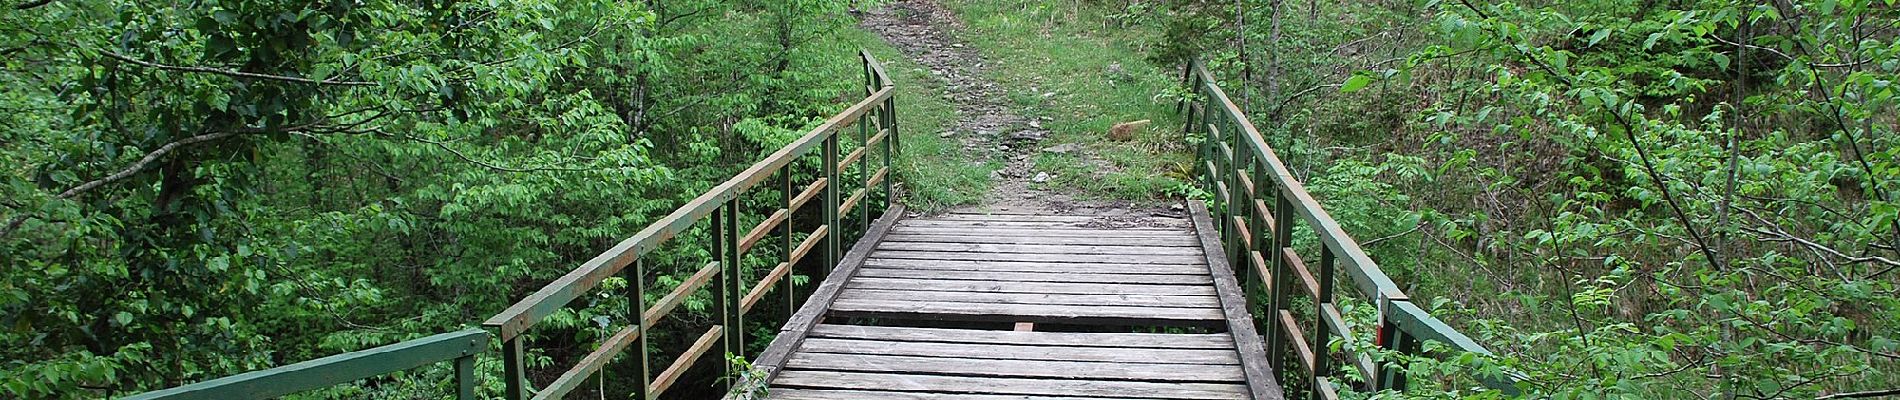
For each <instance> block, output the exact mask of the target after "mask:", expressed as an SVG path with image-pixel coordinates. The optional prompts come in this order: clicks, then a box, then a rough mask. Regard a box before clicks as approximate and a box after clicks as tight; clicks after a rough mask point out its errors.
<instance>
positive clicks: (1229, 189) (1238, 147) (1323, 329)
mask: <svg viewBox="0 0 1900 400" xmlns="http://www.w3.org/2000/svg"><path fill="white" fill-rule="evenodd" d="M1182 80H1183V83H1184V84H1186V85H1187V86H1188V87H1189V89H1190V90H1191V91H1193V92H1194V93H1196V94H1197V95H1196V96H1193V97H1191V98H1190V99H1189V100H1190V101H1185V102H1183V103H1182V104H1181V105H1180V107H1179V109H1178V111H1181V112H1186V113H1187V116H1186V120H1187V126H1186V127H1184V129H1185V130H1186V132H1187V133H1189V134H1194V133H1199V134H1204V135H1205V138H1206V140H1205V141H1204V143H1203V145H1202V146H1201V149H1200V160H1201V163H1200V165H1196V168H1198V169H1200V170H1201V171H1202V172H1203V173H1204V174H1205V175H1204V176H1203V179H1204V180H1205V181H1204V182H1203V183H1204V184H1205V185H1206V186H1207V187H1208V191H1209V192H1212V194H1213V195H1214V200H1215V202H1216V203H1217V204H1216V206H1217V208H1218V209H1219V210H1218V211H1219V213H1220V215H1217V216H1216V218H1217V219H1219V225H1221V239H1222V241H1223V242H1224V243H1223V244H1224V247H1225V248H1226V250H1227V254H1226V256H1227V259H1228V263H1229V264H1230V265H1233V266H1234V269H1235V270H1236V271H1235V273H1234V275H1235V276H1236V277H1239V278H1240V279H1241V280H1242V283H1241V287H1242V289H1243V291H1245V292H1247V293H1249V296H1247V298H1248V301H1249V302H1250V303H1252V302H1253V301H1254V300H1253V299H1254V298H1255V297H1256V296H1254V295H1253V294H1259V293H1261V291H1262V290H1265V291H1266V292H1265V293H1264V294H1265V295H1266V297H1267V299H1268V304H1266V306H1267V308H1266V311H1267V313H1268V315H1266V316H1265V317H1264V318H1258V319H1257V320H1262V321H1265V324H1266V325H1267V326H1266V327H1265V328H1263V329H1264V330H1265V331H1266V332H1267V352H1268V353H1269V354H1268V360H1269V363H1270V364H1271V365H1272V366H1273V369H1274V370H1275V371H1280V372H1279V373H1280V374H1282V375H1286V374H1287V373H1288V372H1296V373H1303V375H1304V377H1305V378H1304V379H1299V380H1289V379H1285V377H1284V376H1282V379H1281V380H1280V381H1281V382H1289V383H1291V382H1298V385H1299V386H1306V387H1309V388H1310V389H1311V390H1308V392H1309V394H1310V396H1311V397H1312V398H1316V399H1334V398H1338V394H1337V393H1336V390H1337V389H1336V386H1335V385H1336V382H1335V379H1334V375H1335V374H1334V371H1335V368H1334V367H1333V362H1334V361H1335V358H1336V357H1335V356H1337V358H1338V359H1340V360H1344V361H1345V362H1348V363H1350V364H1351V366H1352V367H1354V368H1356V369H1358V372H1359V373H1360V375H1359V376H1362V377H1366V380H1367V382H1365V385H1363V386H1361V387H1360V388H1361V389H1403V388H1404V387H1405V375H1404V374H1403V372H1402V371H1399V370H1397V368H1392V366H1390V365H1388V366H1384V367H1382V366H1379V365H1375V362H1374V360H1373V359H1372V357H1371V356H1370V355H1369V354H1368V352H1365V351H1360V349H1354V348H1352V347H1351V346H1350V343H1352V342H1351V341H1347V343H1348V346H1347V347H1345V348H1343V349H1342V351H1341V353H1342V354H1337V355H1335V354H1332V351H1331V347H1330V346H1328V345H1327V342H1328V341H1329V340H1330V339H1331V337H1333V336H1340V337H1347V336H1348V335H1351V334H1352V332H1354V331H1353V326H1351V325H1350V324H1348V323H1347V321H1346V319H1345V318H1344V317H1343V316H1342V315H1340V311H1339V307H1338V305H1337V304H1336V303H1335V300H1336V293H1335V290H1334V286H1335V285H1334V275H1335V272H1344V273H1345V274H1346V275H1347V277H1348V278H1349V279H1350V280H1351V283H1352V285H1353V287H1354V288H1356V289H1358V290H1357V292H1358V294H1359V295H1361V296H1364V299H1365V300H1367V301H1369V302H1371V303H1372V304H1374V305H1376V306H1377V307H1378V309H1379V323H1378V326H1376V327H1373V330H1374V332H1375V335H1376V336H1375V338H1376V339H1375V341H1374V342H1375V344H1376V345H1378V346H1380V347H1383V348H1386V349H1389V350H1396V351H1399V352H1404V353H1408V354H1417V353H1420V352H1421V346H1420V343H1421V342H1420V340H1421V339H1422V340H1429V341H1436V342H1441V343H1445V344H1447V345H1450V346H1451V347H1452V348H1454V349H1457V350H1461V351H1469V352H1477V353H1484V354H1490V352H1489V351H1488V350H1486V349H1485V348H1484V347H1483V346H1481V345H1479V344H1478V343H1477V342H1475V341H1473V340H1471V338H1469V337H1466V336H1465V335H1464V334H1463V333H1460V332H1458V331H1457V330H1456V329H1453V328H1451V327H1450V326H1449V325H1446V324H1445V323H1444V321H1440V320H1438V319H1437V318H1434V317H1432V315H1431V314H1430V313H1427V312H1425V311H1424V310H1423V309H1421V308H1419V307H1418V306H1417V305H1416V304H1413V303H1412V302H1411V299H1410V298H1409V297H1407V296H1406V294H1405V292H1403V291H1401V290H1399V287H1398V284H1396V283H1393V281H1392V279H1391V278H1389V277H1387V276H1386V275H1385V272H1384V271H1382V270H1380V269H1379V265H1378V264H1377V263H1374V262H1373V261H1372V259H1371V258H1370V257H1368V256H1367V255H1366V252H1365V251H1364V250H1362V249H1360V248H1359V243H1358V242H1357V241H1355V240H1353V238H1352V237H1351V236H1348V235H1347V234H1346V233H1345V231H1343V230H1341V229H1340V227H1339V223H1338V222H1337V221H1334V220H1333V218H1332V216H1331V215H1328V214H1327V213H1326V210H1325V209H1324V208H1321V207H1320V204H1319V201H1317V200H1314V199H1313V196H1312V195H1311V194H1309V193H1307V191H1306V188H1305V186H1304V185H1303V184H1301V183H1300V181H1299V180H1298V179H1297V178H1294V177H1293V175H1292V173H1290V172H1288V170H1287V168H1286V165H1285V164H1283V163H1281V162H1280V158H1279V156H1278V155H1276V154H1274V152H1273V148H1272V147H1270V146H1268V145H1267V142H1266V140H1265V139H1264V138H1263V137H1262V136H1261V134H1260V131H1259V130H1258V129H1255V127H1254V125H1253V123H1252V122H1250V121H1248V119H1247V116H1246V113H1244V112H1242V111H1241V109H1240V107H1238V106H1235V105H1234V102H1233V101H1232V100H1231V99H1229V98H1228V97H1227V93H1226V91H1224V90H1221V87H1220V85H1219V84H1218V83H1217V81H1216V80H1215V79H1214V77H1213V75H1212V74H1209V73H1208V72H1207V68H1206V67H1205V66H1203V65H1202V64H1201V63H1200V62H1199V61H1195V62H1192V63H1189V64H1188V67H1187V68H1186V71H1185V72H1184V73H1183V76H1182ZM1301 222H1304V223H1305V224H1306V226H1307V227H1309V228H1311V231H1312V232H1313V234H1314V235H1315V236H1317V239H1318V241H1319V243H1320V246H1318V247H1319V249H1318V252H1319V254H1318V261H1319V263H1318V264H1317V265H1313V266H1312V267H1314V268H1309V266H1308V265H1307V264H1306V262H1305V261H1304V259H1302V258H1301V256H1300V254H1299V253H1297V252H1296V251H1295V250H1294V246H1293V231H1294V230H1295V229H1294V227H1295V225H1296V224H1299V223H1301ZM1315 273H1317V274H1315ZM1296 294H1297V295H1301V296H1304V297H1306V298H1308V299H1311V300H1312V301H1311V303H1310V306H1311V307H1310V308H1302V309H1300V310H1298V311H1299V313H1296V312H1295V310H1294V309H1293V308H1294V302H1293V301H1292V296H1293V295H1296ZM1249 309H1258V308H1256V307H1255V305H1254V304H1249ZM1301 315H1307V316H1310V317H1311V318H1310V320H1308V321H1304V322H1307V325H1306V326H1307V327H1310V329H1309V328H1307V327H1302V324H1301V322H1303V321H1301V318H1299V316H1301ZM1308 338H1311V339H1310V340H1309V339H1308ZM1289 352H1290V353H1289ZM1288 356H1291V357H1290V358H1292V359H1294V360H1295V361H1296V363H1297V364H1298V365H1297V366H1298V369H1297V370H1289V369H1287V368H1285V367H1286V365H1285V364H1286V360H1287V359H1288V358H1289V357H1288ZM1480 379H1481V380H1483V381H1484V383H1485V384H1486V385H1489V386H1492V387H1495V388H1498V389H1500V390H1504V391H1506V392H1515V391H1516V389H1515V388H1514V387H1512V386H1511V380H1510V379H1509V378H1508V377H1502V378H1500V377H1480ZM1289 389H1292V388H1289Z"/></svg>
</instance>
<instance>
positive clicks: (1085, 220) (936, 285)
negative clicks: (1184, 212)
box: [756, 207, 1281, 400]
mask: <svg viewBox="0 0 1900 400" xmlns="http://www.w3.org/2000/svg"><path fill="white" fill-rule="evenodd" d="M1195 209H1196V211H1198V212H1200V214H1199V215H1196V216H1197V217H1201V218H1205V211H1204V210H1201V209H1200V208H1198V207H1196V208H1195ZM1196 222H1199V221H1195V220H1192V219H1169V218H1135V219H1109V218H1098V217H1090V216H1060V215H989V214H954V213H953V214H946V215H941V216H934V217H928V218H917V219H899V218H897V217H896V216H886V217H885V218H884V219H881V220H879V221H878V224H877V225H875V226H874V227H873V229H872V232H871V234H867V235H866V236H865V239H864V240H863V241H861V242H859V243H858V244H857V246H855V247H854V248H853V249H852V250H851V252H850V254H847V255H846V257H845V259H844V260H843V262H842V263H841V264H840V265H838V266H837V268H836V269H835V270H834V272H833V273H832V275H831V278H830V279H828V280H826V281H825V282H823V283H822V284H821V285H820V286H819V288H818V290H817V291H816V293H814V294H813V296H812V298H811V301H810V302H808V303H807V304H806V306H805V308H803V309H801V310H800V311H799V313H798V315H795V316H794V317H793V318H792V321H791V322H789V323H787V324H786V327H785V328H784V330H783V331H782V333H781V334H780V335H779V337H778V338H776V340H774V341H773V343H772V345H771V347H770V348H769V349H768V350H767V351H766V352H765V353H764V354H761V355H760V357H759V358H758V360H756V363H757V364H758V365H759V366H760V367H761V368H762V370H764V371H765V372H766V376H767V377H768V379H769V382H770V383H769V387H770V390H769V397H768V398H770V399H787V400H813V399H831V400H849V399H897V400H905V399H946V400H991V399H1122V398H1125V399H1137V398H1139V399H1278V398H1281V394H1280V390H1279V389H1280V388H1279V387H1278V385H1277V384H1275V383H1274V382H1273V378H1272V375H1271V374H1270V373H1268V370H1267V369H1266V361H1265V359H1264V358H1263V357H1262V356H1263V354H1262V353H1260V352H1259V351H1258V350H1257V349H1259V341H1260V338H1259V337H1258V336H1257V335H1255V334H1254V332H1253V329H1252V326H1251V324H1252V322H1251V320H1246V321H1242V322H1244V323H1245V324H1246V325H1247V326H1244V327H1242V326H1235V325H1233V324H1234V323H1233V322H1230V320H1231V319H1233V317H1234V316H1235V315H1236V313H1238V315H1246V313H1245V311H1244V310H1245V305H1244V303H1243V302H1242V299H1241V298H1240V297H1239V296H1238V289H1237V288H1235V287H1233V286H1232V285H1233V277H1232V275H1231V272H1230V271H1228V270H1226V268H1227V266H1226V264H1225V262H1224V261H1223V260H1220V256H1219V254H1221V253H1220V250H1219V245H1218V243H1209V242H1208V241H1209V240H1215V239H1210V238H1212V237H1218V236H1217V234H1216V235H1214V236H1210V235H1207V234H1205V233H1207V232H1205V231H1206V230H1207V229H1208V228H1207V225H1205V224H1201V223H1196ZM1210 254H1211V255H1213V258H1212V259H1210V258H1209V256H1210ZM867 321H868V322H867ZM920 321H921V322H920ZM946 321H948V322H946ZM966 323H967V324H966ZM1011 324H1013V326H1015V327H1017V329H1016V330H1014V331H1011V330H985V329H953V328H941V327H933V328H920V327H904V325H910V326H919V325H923V326H957V325H969V326H1011ZM1050 324H1055V325H1057V326H1058V327H1059V328H1058V329H1061V330H1070V331H1087V332H1091V333H1079V332H1048V331H1034V329H1035V328H1036V327H1037V326H1038V325H1042V326H1043V327H1044V328H1048V327H1050ZM1078 326H1081V328H1079V329H1078ZM1087 326H1096V327H1094V328H1088V327H1087ZM1136 327H1142V328H1144V329H1142V330H1147V331H1157V329H1153V327H1192V328H1199V329H1162V330H1159V331H1186V332H1213V333H1093V332H1114V331H1118V330H1119V331H1121V332H1128V331H1132V330H1134V328H1136ZM1249 348H1251V349H1255V351H1252V352H1248V351H1242V349H1249Z"/></svg>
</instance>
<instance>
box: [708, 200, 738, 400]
mask: <svg viewBox="0 0 1900 400" xmlns="http://www.w3.org/2000/svg"><path fill="white" fill-rule="evenodd" d="M724 201H726V203H725V204H722V205H720V206H719V208H716V209H713V213H712V215H713V218H712V237H711V240H712V248H713V251H712V255H713V259H714V261H713V262H715V263H718V265H717V266H716V267H715V268H717V273H718V275H717V276H714V277H713V281H712V285H713V293H712V295H713V307H714V308H716V309H718V311H717V314H719V315H718V318H719V320H718V321H719V324H718V325H719V326H721V327H725V332H726V333H725V334H722V335H719V343H720V345H721V347H722V349H723V350H724V352H722V353H721V354H720V356H719V357H718V358H719V360H718V361H717V362H718V363H720V364H721V365H720V367H719V370H720V371H723V373H722V374H721V375H720V377H722V378H723V377H731V376H732V366H731V364H732V363H729V362H726V360H725V355H726V354H733V353H734V352H733V349H732V346H733V343H732V336H733V335H732V331H733V327H732V314H733V310H731V309H729V308H728V307H727V305H729V304H731V303H732V298H733V297H737V296H741V295H740V294H738V293H735V292H733V290H732V282H731V281H732V276H733V275H735V273H734V272H733V271H734V270H735V268H734V267H733V265H732V260H730V259H727V258H726V243H727V242H726V235H728V234H730V233H728V232H727V230H726V219H727V218H728V216H727V214H728V213H727V212H726V209H727V208H730V207H732V204H733V203H731V200H730V199H726V200H724ZM721 381H724V382H726V391H728V392H730V391H732V380H730V379H721Z"/></svg>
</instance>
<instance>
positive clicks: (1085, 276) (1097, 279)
mask: <svg viewBox="0 0 1900 400" xmlns="http://www.w3.org/2000/svg"><path fill="white" fill-rule="evenodd" d="M858 276H862V277H872V278H911V279H948V280H971V281H992V280H1002V281H1016V282H1073V283H1133V284H1169V285H1208V284H1212V283H1214V282H1213V279H1214V278H1210V277H1208V276H1206V275H1135V274H1089V273H1070V272H1064V273H1046V272H998V271H982V272H972V271H933V270H913V269H900V268H865V269H862V270H858Z"/></svg>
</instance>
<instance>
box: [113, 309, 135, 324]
mask: <svg viewBox="0 0 1900 400" xmlns="http://www.w3.org/2000/svg"><path fill="white" fill-rule="evenodd" d="M112 319H113V320H114V321H118V322H119V326H130V325H132V313H129V312H124V311H120V312H119V314H118V315H114V316H112Z"/></svg>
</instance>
